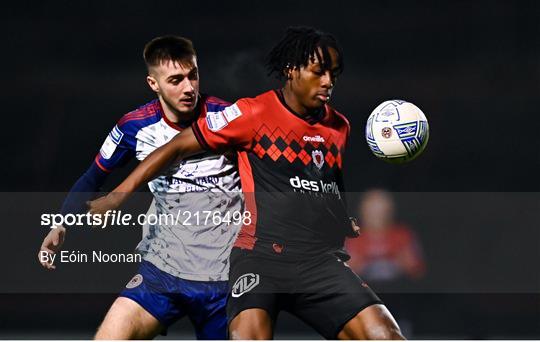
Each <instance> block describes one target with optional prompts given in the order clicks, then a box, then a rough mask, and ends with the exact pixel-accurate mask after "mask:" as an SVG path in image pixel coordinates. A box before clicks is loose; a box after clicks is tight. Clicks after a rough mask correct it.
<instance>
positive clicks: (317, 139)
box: [302, 134, 324, 143]
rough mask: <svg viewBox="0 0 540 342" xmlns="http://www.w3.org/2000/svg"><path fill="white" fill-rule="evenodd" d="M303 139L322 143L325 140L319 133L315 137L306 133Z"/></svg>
mask: <svg viewBox="0 0 540 342" xmlns="http://www.w3.org/2000/svg"><path fill="white" fill-rule="evenodd" d="M302 139H304V141H310V142H321V143H323V142H324V138H323V137H321V136H320V135H318V134H317V135H316V136H314V137H309V136H307V135H304V137H303V138H302Z"/></svg>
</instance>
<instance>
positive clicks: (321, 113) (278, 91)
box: [274, 89, 326, 125]
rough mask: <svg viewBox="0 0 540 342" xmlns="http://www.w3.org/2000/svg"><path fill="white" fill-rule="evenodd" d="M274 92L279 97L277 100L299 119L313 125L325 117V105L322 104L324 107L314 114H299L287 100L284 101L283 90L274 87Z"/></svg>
mask: <svg viewBox="0 0 540 342" xmlns="http://www.w3.org/2000/svg"><path fill="white" fill-rule="evenodd" d="M274 92H275V93H276V96H277V98H278V99H279V102H281V104H282V105H283V107H285V109H287V110H288V111H289V112H291V114H293V115H294V116H296V117H298V118H299V119H302V120H304V121H305V122H307V123H308V124H310V125H315V124H317V123H319V122H321V121H323V120H324V118H325V117H326V105H324V108H321V110H319V111H318V112H317V113H316V114H315V115H300V114H298V113H297V112H295V111H294V110H293V109H292V108H291V107H289V105H288V104H287V102H285V97H284V96H283V91H282V90H281V89H275V90H274Z"/></svg>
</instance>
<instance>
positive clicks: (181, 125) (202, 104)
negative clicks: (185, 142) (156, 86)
mask: <svg viewBox="0 0 540 342" xmlns="http://www.w3.org/2000/svg"><path fill="white" fill-rule="evenodd" d="M206 98H207V96H206V94H200V95H199V99H198V100H197V107H195V112H198V115H196V116H195V117H193V119H192V120H189V121H183V122H178V123H175V122H172V121H171V120H169V118H168V117H167V115H165V112H164V111H163V107H162V106H161V102H160V101H159V100H157V104H158V106H159V111H160V113H161V117H162V118H163V121H165V123H166V124H167V125H169V126H170V127H172V128H174V129H176V130H178V131H183V130H184V129H186V128H188V127H189V126H191V124H193V123H194V122H195V121H197V119H198V118H200V117H201V116H204V115H206Z"/></svg>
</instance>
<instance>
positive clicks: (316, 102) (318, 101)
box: [311, 97, 328, 109]
mask: <svg viewBox="0 0 540 342" xmlns="http://www.w3.org/2000/svg"><path fill="white" fill-rule="evenodd" d="M327 102H328V100H327V99H322V98H320V97H314V98H313V100H312V101H311V108H312V109H319V108H321V107H323V106H324V105H325V104H326V103H327Z"/></svg>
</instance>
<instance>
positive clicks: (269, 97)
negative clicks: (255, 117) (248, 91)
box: [235, 90, 279, 113]
mask: <svg viewBox="0 0 540 342" xmlns="http://www.w3.org/2000/svg"><path fill="white" fill-rule="evenodd" d="M235 105H237V106H238V107H240V109H241V110H242V111H245V110H249V111H250V112H251V113H257V112H260V111H261V110H265V111H267V110H268V108H269V106H270V107H271V106H279V99H278V97H277V95H276V93H275V90H269V91H266V92H264V93H262V94H259V95H257V96H255V97H244V98H241V99H239V100H238V101H236V103H235Z"/></svg>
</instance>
